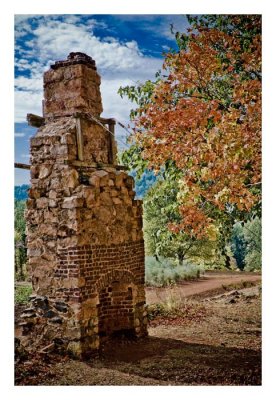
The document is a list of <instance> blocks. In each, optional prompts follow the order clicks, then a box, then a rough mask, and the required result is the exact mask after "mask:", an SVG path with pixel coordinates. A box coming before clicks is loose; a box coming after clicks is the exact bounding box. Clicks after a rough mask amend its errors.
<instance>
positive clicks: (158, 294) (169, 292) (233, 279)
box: [146, 272, 261, 304]
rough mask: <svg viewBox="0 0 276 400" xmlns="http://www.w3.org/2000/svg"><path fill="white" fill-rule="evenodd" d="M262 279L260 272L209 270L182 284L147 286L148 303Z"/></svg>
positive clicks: (214, 290) (218, 289)
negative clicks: (158, 286)
mask: <svg viewBox="0 0 276 400" xmlns="http://www.w3.org/2000/svg"><path fill="white" fill-rule="evenodd" d="M260 280H261V275H260V274H255V273H244V272H237V273H235V272H234V273H233V272H232V273H230V272H229V273H227V272H223V273H222V272H208V273H205V274H204V275H203V276H202V277H201V278H200V279H197V280H196V281H194V280H191V281H183V282H181V285H176V286H171V287H167V288H158V289H156V288H147V290H146V299H147V304H153V303H161V302H164V301H167V300H168V299H169V298H170V297H171V296H174V297H177V298H179V299H183V298H186V297H191V296H196V295H202V294H203V293H204V292H205V293H206V294H208V295H209V294H210V292H211V291H212V293H216V292H217V291H223V286H228V285H235V284H240V283H242V282H258V281H260Z"/></svg>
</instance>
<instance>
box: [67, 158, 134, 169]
mask: <svg viewBox="0 0 276 400" xmlns="http://www.w3.org/2000/svg"><path fill="white" fill-rule="evenodd" d="M64 164H67V165H72V166H74V167H79V168H82V167H83V168H96V169H103V168H115V169H118V170H124V171H127V170H128V167H126V166H125V165H114V164H104V163H95V162H86V161H79V160H73V161H68V160H64Z"/></svg>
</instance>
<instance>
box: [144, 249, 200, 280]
mask: <svg viewBox="0 0 276 400" xmlns="http://www.w3.org/2000/svg"><path fill="white" fill-rule="evenodd" d="M145 264H146V285H147V286H158V287H162V286H169V285H174V284H176V283H177V282H179V281H182V280H190V279H197V278H199V277H200V267H196V266H194V265H193V264H188V263H185V262H184V263H183V265H179V264H177V263H176V262H175V261H172V260H170V259H165V258H160V260H159V261H157V260H156V259H155V258H154V257H151V256H147V257H146V263H145Z"/></svg>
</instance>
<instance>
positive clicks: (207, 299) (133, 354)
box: [15, 274, 261, 386]
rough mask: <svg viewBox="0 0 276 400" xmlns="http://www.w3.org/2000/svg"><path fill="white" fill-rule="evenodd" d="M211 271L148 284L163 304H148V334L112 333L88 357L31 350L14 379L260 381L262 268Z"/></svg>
mask: <svg viewBox="0 0 276 400" xmlns="http://www.w3.org/2000/svg"><path fill="white" fill-rule="evenodd" d="M206 278H207V279H203V280H200V281H199V282H192V283H189V284H187V285H186V284H184V285H178V286H176V287H175V288H174V292H172V290H173V289H172V288H171V289H170V291H169V292H168V290H169V289H167V290H165V289H154V290H153V289H149V290H147V298H148V299H149V298H150V299H151V300H148V301H149V302H152V301H153V299H154V297H153V294H154V296H156V297H155V298H158V299H159V300H158V303H161V304H163V308H162V310H161V311H160V309H159V308H158V307H159V306H158V307H157V308H156V306H154V305H151V306H149V316H150V319H151V320H150V324H149V337H147V338H145V339H139V340H130V339H128V338H127V337H121V338H113V339H111V340H110V341H109V342H108V343H106V344H105V346H104V347H103V348H102V350H101V353H100V354H99V356H98V357H97V358H94V359H90V360H86V361H77V360H70V359H68V357H67V356H63V355H57V354H46V355H37V354H36V355H33V356H30V355H28V356H26V357H25V359H24V357H23V358H22V360H20V361H18V362H17V364H16V375H15V376H16V378H15V384H16V385H51V386H53V385H123V386H126V385H151V386H152V385H162V386H163V385H260V384H261V290H260V283H259V282H258V281H260V276H254V275H249V276H247V277H246V278H245V275H242V277H241V276H238V277H236V275H233V276H229V275H228V274H227V276H225V275H220V276H217V275H216V276H207V277H206ZM251 278H252V279H251ZM229 279H230V283H231V285H232V286H230V287H229V286H228V287H227V286H226V285H227V284H228V282H229ZM248 282H251V283H248ZM206 284H207V286H206ZM222 284H223V287H222V286H221V285H222ZM203 285H204V286H203ZM251 285H254V286H252V287H247V286H251ZM203 287H205V288H206V287H207V291H206V292H204V291H202V289H203ZM187 289H189V290H187ZM205 290H206V289H205ZM210 290H211V292H210ZM164 293H167V297H164V296H165V294H164ZM187 293H189V294H187ZM195 295H196V297H186V296H195ZM160 299H163V300H161V301H160Z"/></svg>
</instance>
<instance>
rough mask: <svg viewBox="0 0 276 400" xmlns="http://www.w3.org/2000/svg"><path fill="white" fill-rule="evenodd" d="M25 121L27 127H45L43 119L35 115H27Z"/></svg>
mask: <svg viewBox="0 0 276 400" xmlns="http://www.w3.org/2000/svg"><path fill="white" fill-rule="evenodd" d="M27 121H28V125H30V126H34V127H35V128H39V127H40V126H42V125H45V118H43V117H40V116H39V115H35V114H27Z"/></svg>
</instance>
